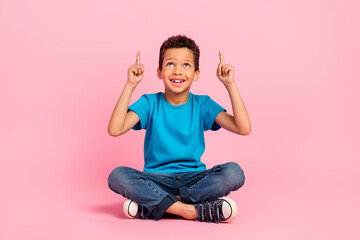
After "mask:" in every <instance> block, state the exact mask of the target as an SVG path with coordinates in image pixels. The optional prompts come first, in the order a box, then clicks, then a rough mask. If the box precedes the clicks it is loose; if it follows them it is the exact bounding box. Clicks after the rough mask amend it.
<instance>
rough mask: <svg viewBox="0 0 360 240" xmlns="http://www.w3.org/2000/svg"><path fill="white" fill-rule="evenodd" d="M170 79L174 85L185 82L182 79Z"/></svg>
mask: <svg viewBox="0 0 360 240" xmlns="http://www.w3.org/2000/svg"><path fill="white" fill-rule="evenodd" d="M170 81H171V82H172V83H174V84H176V85H179V84H182V83H183V82H185V80H183V79H170Z"/></svg>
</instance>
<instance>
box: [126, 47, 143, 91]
mask: <svg viewBox="0 0 360 240" xmlns="http://www.w3.org/2000/svg"><path fill="white" fill-rule="evenodd" d="M143 77H144V65H143V64H141V63H140V51H138V52H137V54H136V62H135V64H133V65H131V66H130V67H129V69H128V79H127V82H128V83H131V84H136V85H137V84H138V83H139V82H140V81H141V80H142V78H143Z"/></svg>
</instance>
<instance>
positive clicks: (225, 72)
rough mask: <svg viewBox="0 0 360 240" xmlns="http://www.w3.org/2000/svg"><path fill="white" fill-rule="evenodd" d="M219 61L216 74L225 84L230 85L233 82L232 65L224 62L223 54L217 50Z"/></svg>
mask: <svg viewBox="0 0 360 240" xmlns="http://www.w3.org/2000/svg"><path fill="white" fill-rule="evenodd" d="M219 58H220V63H219V65H218V68H217V71H216V76H217V77H218V78H219V80H220V81H221V82H222V83H223V84H224V85H225V86H228V85H231V84H232V83H233V82H234V67H233V66H231V65H229V64H225V63H224V56H223V55H222V53H221V51H219Z"/></svg>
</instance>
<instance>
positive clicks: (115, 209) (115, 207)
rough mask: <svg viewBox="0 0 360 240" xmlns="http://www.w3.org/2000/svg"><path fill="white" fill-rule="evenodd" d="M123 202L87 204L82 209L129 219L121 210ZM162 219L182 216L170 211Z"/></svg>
mask: <svg viewBox="0 0 360 240" xmlns="http://www.w3.org/2000/svg"><path fill="white" fill-rule="evenodd" d="M123 204H124V201H121V202H116V203H108V204H102V205H95V206H88V207H85V208H84V209H85V210H86V211H90V212H94V213H99V214H106V215H111V216H113V217H116V218H120V219H129V218H127V217H126V216H125V215H124V214H123V212H122V208H123ZM150 219H152V220H155V219H153V217H152V216H150ZM163 219H183V218H182V217H180V216H177V215H173V214H170V213H165V214H164V215H163Z"/></svg>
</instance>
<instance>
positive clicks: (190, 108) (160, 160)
mask: <svg viewBox="0 0 360 240" xmlns="http://www.w3.org/2000/svg"><path fill="white" fill-rule="evenodd" d="M128 109H129V110H131V111H134V112H135V113H136V114H137V115H138V116H139V118H140V121H139V122H138V123H137V124H136V125H135V126H134V127H133V129H134V130H139V129H146V134H145V143H144V158H145V166H144V171H145V172H158V173H176V172H192V171H201V170H206V166H205V164H204V163H202V162H200V157H201V156H202V154H203V153H204V151H205V139H204V131H207V130H213V131H215V130H218V129H220V126H219V125H218V124H216V122H215V118H216V116H217V115H218V114H219V113H220V112H221V111H226V110H225V109H224V108H223V107H221V106H220V105H219V104H217V103H216V102H215V101H213V100H212V99H211V98H210V97H209V96H206V95H194V94H192V93H189V100H188V101H187V102H186V103H185V104H182V105H179V106H175V105H171V104H170V103H168V102H167V101H166V99H165V97H164V94H163V93H162V92H159V93H154V94H144V95H142V96H141V97H140V98H139V100H137V101H136V102H135V103H133V104H132V105H131V106H130V107H129V108H128Z"/></svg>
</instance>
